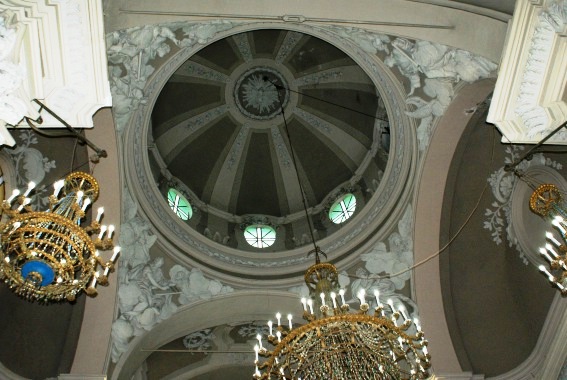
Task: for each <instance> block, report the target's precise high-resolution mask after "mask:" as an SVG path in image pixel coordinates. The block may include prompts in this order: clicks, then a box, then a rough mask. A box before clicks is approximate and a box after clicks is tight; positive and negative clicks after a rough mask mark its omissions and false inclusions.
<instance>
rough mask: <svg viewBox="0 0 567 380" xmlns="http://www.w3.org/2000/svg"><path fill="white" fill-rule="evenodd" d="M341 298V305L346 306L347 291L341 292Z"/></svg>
mask: <svg viewBox="0 0 567 380" xmlns="http://www.w3.org/2000/svg"><path fill="white" fill-rule="evenodd" d="M339 296H341V305H345V304H346V302H345V290H344V289H341V290H339Z"/></svg>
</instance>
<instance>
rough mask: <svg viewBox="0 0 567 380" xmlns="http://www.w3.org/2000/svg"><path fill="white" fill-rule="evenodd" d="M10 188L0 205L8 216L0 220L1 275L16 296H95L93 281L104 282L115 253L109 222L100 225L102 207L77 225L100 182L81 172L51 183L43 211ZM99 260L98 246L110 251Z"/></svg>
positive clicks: (44, 300)
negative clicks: (82, 293)
mask: <svg viewBox="0 0 567 380" xmlns="http://www.w3.org/2000/svg"><path fill="white" fill-rule="evenodd" d="M34 187H35V184H34V183H33V182H31V183H30V184H29V185H28V187H27V190H25V192H23V193H20V191H19V190H17V189H16V190H14V192H13V193H12V196H11V197H10V198H9V199H7V200H4V201H3V203H2V209H3V211H4V214H5V215H7V217H8V221H6V222H4V223H0V234H1V237H0V279H2V280H3V281H4V282H6V283H7V284H8V285H9V286H10V288H11V289H12V290H13V291H14V292H15V293H16V294H18V295H19V296H21V297H23V298H24V299H26V300H29V301H38V302H42V303H47V302H52V301H62V300H68V301H73V300H75V298H76V297H77V295H78V294H79V293H80V292H82V291H85V293H86V294H87V295H89V296H91V297H94V296H96V295H97V290H96V286H97V284H101V285H106V284H107V283H108V275H109V273H110V272H112V271H114V263H115V262H116V259H117V257H118V254H119V252H120V248H119V247H114V245H113V242H112V236H113V233H114V226H112V225H110V226H108V227H107V226H104V225H101V224H100V221H101V218H102V215H103V212H104V209H103V208H102V207H101V208H99V209H98V213H97V215H96V218H95V220H94V221H92V223H91V224H90V225H88V226H85V227H83V226H81V224H82V220H83V218H84V217H85V213H86V211H87V209H88V208H89V207H92V205H93V203H94V202H95V201H96V200H97V198H98V194H99V185H98V183H97V181H96V180H95V178H94V177H92V176H91V175H89V174H86V173H82V172H74V173H71V174H69V175H68V176H67V177H66V178H65V179H64V180H60V181H57V182H55V183H54V185H53V187H54V192H53V194H52V195H51V196H50V197H49V208H48V210H46V211H34V210H32V208H31V206H30V198H28V195H29V194H30V192H31V191H32V190H33V188H34ZM112 249H113V254H112V257H111V258H110V260H108V261H104V260H103V259H102V257H101V256H100V253H99V250H101V251H107V250H112Z"/></svg>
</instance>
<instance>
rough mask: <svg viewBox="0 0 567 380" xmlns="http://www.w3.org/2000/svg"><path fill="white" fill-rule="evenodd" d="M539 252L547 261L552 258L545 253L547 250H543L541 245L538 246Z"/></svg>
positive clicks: (550, 260)
mask: <svg viewBox="0 0 567 380" xmlns="http://www.w3.org/2000/svg"><path fill="white" fill-rule="evenodd" d="M539 253H540V254H541V255H542V256H543V257H544V258H545V259H546V260H547V261H549V263H551V262H552V261H553V259H552V258H551V256H549V255H548V254H547V251H546V250H545V248H543V247H542V248H540V249H539Z"/></svg>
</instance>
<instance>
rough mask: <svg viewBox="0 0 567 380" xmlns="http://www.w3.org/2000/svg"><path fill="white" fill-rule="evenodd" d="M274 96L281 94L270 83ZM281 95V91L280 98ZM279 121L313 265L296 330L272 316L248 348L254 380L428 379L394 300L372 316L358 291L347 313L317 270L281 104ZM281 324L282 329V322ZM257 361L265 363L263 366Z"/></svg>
mask: <svg viewBox="0 0 567 380" xmlns="http://www.w3.org/2000/svg"><path fill="white" fill-rule="evenodd" d="M272 84H273V85H274V86H275V87H276V88H278V90H279V89H280V88H281V86H278V85H277V84H275V83H272ZM278 95H279V91H278ZM280 108H281V114H282V117H283V119H284V126H285V130H286V133H287V138H288V142H289V147H290V153H291V157H292V162H293V165H294V168H295V172H296V176H297V180H298V184H299V188H300V190H301V195H302V200H303V206H304V211H305V216H306V219H307V222H308V226H309V232H310V233H311V240H312V242H313V246H314V249H313V250H312V251H311V252H309V253H310V254H314V255H315V264H314V265H312V266H310V267H309V268H308V269H307V271H306V272H305V276H304V278H305V283H306V285H307V287H308V288H309V290H310V298H309V299H306V298H303V299H302V300H301V303H302V304H303V319H305V320H306V321H307V323H306V324H303V325H301V324H298V323H297V322H294V318H293V315H291V314H288V315H287V317H283V316H282V314H281V313H279V312H278V313H277V314H276V316H275V317H276V318H275V322H274V321H272V320H270V321H268V336H267V337H262V335H260V334H258V335H257V340H258V343H257V344H256V345H255V346H254V351H255V360H254V364H255V371H254V373H253V378H254V379H257V380H268V379H293V380H315V379H318V380H321V379H333V380H362V379H411V380H414V379H424V378H427V377H428V376H429V373H428V369H429V368H430V366H431V364H430V355H429V353H428V351H427V341H426V340H425V339H424V335H423V332H422V331H421V327H420V325H419V322H418V321H417V320H416V321H412V320H411V319H410V318H409V315H408V313H407V311H406V310H405V309H404V308H403V307H400V306H399V305H395V304H394V303H393V301H392V300H387V301H386V304H383V303H382V300H381V299H380V294H379V293H378V292H375V293H374V294H373V298H374V299H375V301H376V306H375V307H374V308H373V310H371V307H370V303H369V302H368V301H367V297H366V294H365V292H364V290H361V292H360V293H359V294H358V298H359V300H360V306H359V310H358V311H352V312H351V310H350V306H349V304H348V303H347V302H346V301H345V297H344V296H345V290H344V289H339V280H338V279H339V276H338V272H337V268H336V267H335V266H334V265H333V264H331V263H325V262H323V263H322V262H321V260H320V256H325V257H326V255H325V253H324V252H322V251H321V249H320V248H319V247H318V246H317V245H316V244H315V238H314V234H313V227H312V226H311V221H310V220H309V214H308V212H307V201H306V199H305V194H304V192H303V188H302V184H301V180H300V178H299V174H298V171H297V164H296V162H295V154H294V151H293V145H292V143H291V138H290V136H289V130H288V127H287V122H286V120H285V115H284V110H283V106H282V102H281V97H280ZM282 319H283V321H282ZM260 357H262V358H265V360H263V361H261V359H260Z"/></svg>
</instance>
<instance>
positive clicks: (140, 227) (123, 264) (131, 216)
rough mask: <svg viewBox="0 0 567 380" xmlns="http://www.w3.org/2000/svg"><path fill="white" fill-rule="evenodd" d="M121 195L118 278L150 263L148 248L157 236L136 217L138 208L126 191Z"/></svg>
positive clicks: (144, 222) (146, 224) (145, 223)
mask: <svg viewBox="0 0 567 380" xmlns="http://www.w3.org/2000/svg"><path fill="white" fill-rule="evenodd" d="M122 194H123V203H124V206H123V211H122V212H123V220H124V222H123V223H122V225H121V226H120V246H121V247H122V250H121V252H120V273H119V278H120V277H122V275H123V274H124V273H125V272H127V271H129V270H130V269H131V268H135V267H138V266H139V265H145V264H147V263H149V261H150V248H151V247H152V246H153V245H154V243H155V241H156V239H157V236H156V235H154V234H153V232H152V231H151V228H150V226H149V225H148V223H147V222H146V221H144V220H143V219H141V218H140V217H139V216H138V215H137V212H138V206H137V204H136V202H134V200H133V199H132V196H131V195H130V192H129V191H128V189H124V191H123V192H122Z"/></svg>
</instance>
